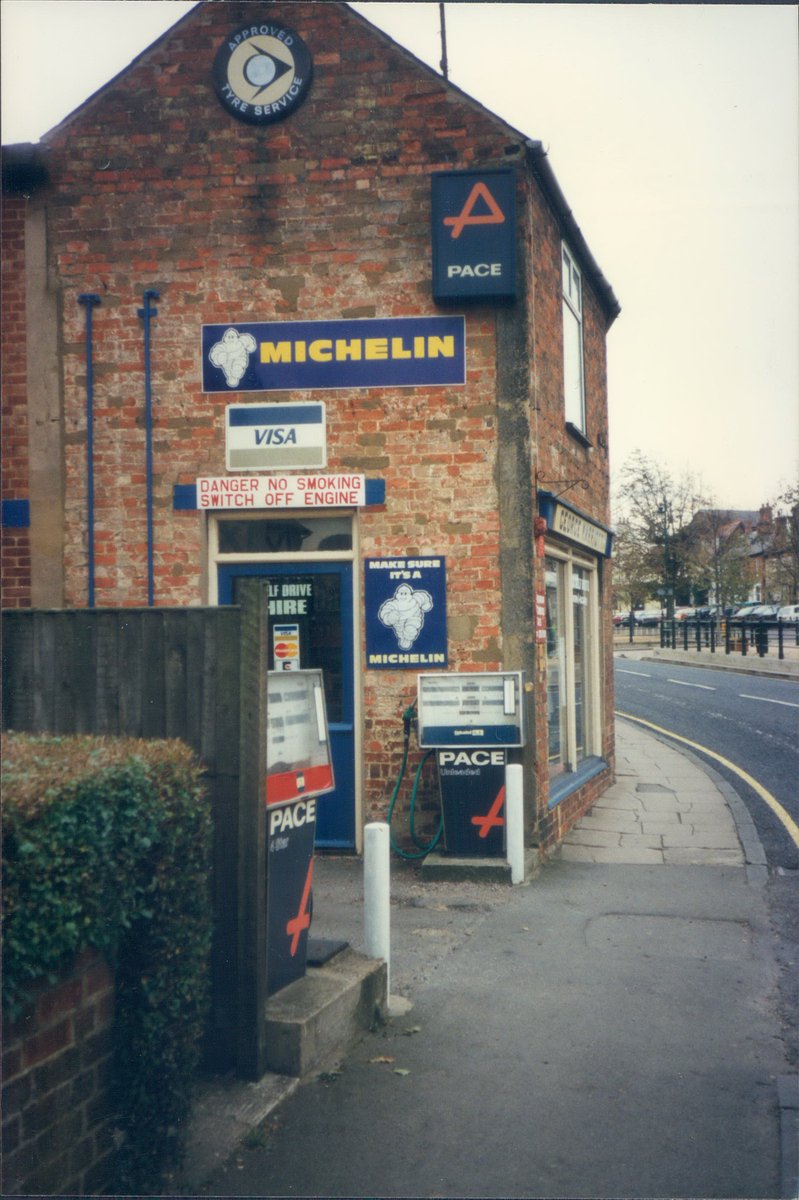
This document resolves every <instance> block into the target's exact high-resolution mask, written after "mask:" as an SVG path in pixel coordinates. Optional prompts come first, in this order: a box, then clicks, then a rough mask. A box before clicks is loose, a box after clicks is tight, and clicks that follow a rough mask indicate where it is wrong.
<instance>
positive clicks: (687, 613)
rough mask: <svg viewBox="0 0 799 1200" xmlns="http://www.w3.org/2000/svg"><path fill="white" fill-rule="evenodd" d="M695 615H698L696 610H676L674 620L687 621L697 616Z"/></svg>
mask: <svg viewBox="0 0 799 1200" xmlns="http://www.w3.org/2000/svg"><path fill="white" fill-rule="evenodd" d="M695 614H696V609H695V608H675V610H674V620H675V621H687V620H688V619H689V618H691V617H693V616H695Z"/></svg>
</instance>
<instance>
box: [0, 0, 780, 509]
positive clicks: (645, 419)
mask: <svg viewBox="0 0 799 1200" xmlns="http://www.w3.org/2000/svg"><path fill="white" fill-rule="evenodd" d="M192 7H193V5H192V4H190V3H182V2H181V0H2V4H0V19H1V20H2V140H3V144H8V143H11V142H21V141H36V140H37V139H38V138H39V137H41V136H42V135H43V134H44V133H45V132H46V131H47V130H48V129H50V128H52V126H53V125H55V124H57V123H58V121H60V120H61V119H62V118H63V117H64V116H66V115H67V114H68V113H69V112H71V111H72V110H73V109H74V108H75V107H77V105H79V104H80V103H81V102H82V101H83V100H85V99H86V98H87V97H88V96H89V95H91V94H92V93H93V92H94V91H96V90H97V88H99V87H101V86H102V85H103V84H104V83H105V82H107V80H108V79H110V78H112V77H113V75H115V74H116V73H117V72H118V71H119V70H121V69H123V68H124V67H125V66H126V65H127V64H128V63H129V62H130V61H131V59H132V58H134V57H135V56H136V55H137V54H138V53H139V52H140V51H141V50H143V49H144V48H145V47H146V46H147V45H149V44H150V42H151V41H153V40H154V39H155V38H156V37H157V36H158V35H159V34H160V33H161V32H163V30H164V29H166V28H168V27H169V26H170V25H171V24H172V23H174V21H176V20H178V19H179V17H180V16H182V15H183V13H184V12H186V11H188V10H189V9H190V8H192ZM287 7H290V6H285V5H284V6H283V11H286V8H287ZM353 7H354V8H356V9H358V10H359V11H360V12H361V13H363V14H364V15H365V16H367V17H368V18H369V20H371V21H373V22H374V23H375V24H376V25H378V26H380V27H381V28H383V29H385V30H386V32H388V33H389V34H390V35H391V36H392V37H393V38H395V40H397V41H398V42H400V43H401V44H402V45H404V46H406V47H407V48H408V49H409V50H412V51H413V52H414V53H415V54H416V55H418V56H419V57H420V58H421V59H423V60H424V61H425V62H427V63H428V64H429V65H431V66H433V67H435V68H436V69H438V67H439V63H440V59H441V47H440V39H439V15H438V4H437V3H432V2H431V3H408V2H405V3H356V4H354V5H353ZM798 13H799V6H797V5H769V4H762V5H726V4H712V5H684V4H675V5H670V4H666V5H660V4H641V5H637V4H586V5H584V4H557V3H547V4H511V3H490V4H483V3H468V4H458V3H448V4H447V5H446V14H447V49H448V57H449V74H450V80H451V81H452V82H453V83H455V84H457V86H458V87H460V88H462V89H463V90H464V91H466V92H468V93H469V94H470V95H472V96H474V97H475V98H476V99H478V100H480V101H481V103H483V104H485V105H486V106H487V107H488V108H489V109H491V110H492V111H493V112H495V113H497V114H498V115H500V116H501V117H503V118H504V119H505V120H507V121H509V122H510V123H511V124H512V125H514V126H515V127H516V128H517V129H519V130H520V131H521V132H523V133H524V134H526V135H527V136H528V137H531V138H535V139H538V140H540V141H542V142H544V144H545V145H547V146H548V147H549V153H550V160H551V162H552V166H553V168H554V170H555V173H556V175H557V177H558V180H559V182H560V184H561V186H562V188H563V191H564V192H565V194H566V198H567V200H568V202H569V204H570V206H571V208H572V209H573V211H574V214H575V216H576V218H577V221H578V222H579V224H580V226H581V228H582V230H583V233H584V234H585V236H586V239H587V241H588V244H589V245H590V247H591V249H592V251H593V253H594V256H595V258H596V259H597V261H598V263H599V265H600V267H601V268H602V270H603V271H604V273H605V275H606V276H607V277H608V279H609V280H610V282H611V284H612V285H613V288H614V290H615V292H616V295H617V296H618V298H619V300H620V302H621V305H622V314H621V316H620V317H619V319H618V320H617V322H616V324H615V325H614V327H613V329H612V330H611V332H610V335H609V343H608V344H609V387H610V415H611V464H612V468H613V470H614V473H618V471H619V469H620V467H621V465H622V464H623V462H624V461H625V459H626V458H627V456H628V455H629V454H630V452H631V451H632V450H634V449H636V448H640V449H641V450H643V451H644V452H645V453H647V454H648V455H650V456H652V457H654V458H657V459H658V460H659V461H660V462H662V463H664V464H666V465H668V466H669V467H670V468H671V469H672V470H673V471H674V472H675V473H676V474H678V475H679V474H681V473H682V472H683V471H685V470H691V471H693V472H694V473H696V474H698V475H700V476H701V478H702V480H703V481H704V483H705V485H706V487H707V489H708V490H709V491H710V492H711V493H712V494H713V496H714V497H715V499H716V501H717V503H718V504H719V505H720V506H724V507H729V508H757V507H758V506H759V505H760V504H761V503H762V502H764V501H766V500H768V499H772V498H774V497H775V496H776V495H777V494H778V493H779V492H780V491H781V490H782V489H783V488H784V486H785V485H787V484H789V483H791V482H793V483H796V482H797V481H799V336H798V333H797V331H799V49H798V43H797V14H798ZM287 19H288V20H289V23H291V22H290V19H289V17H288V14H287Z"/></svg>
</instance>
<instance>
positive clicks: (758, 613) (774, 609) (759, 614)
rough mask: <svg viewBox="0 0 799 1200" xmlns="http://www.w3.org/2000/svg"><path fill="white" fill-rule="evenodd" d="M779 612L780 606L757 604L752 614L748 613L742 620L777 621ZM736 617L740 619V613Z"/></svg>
mask: <svg viewBox="0 0 799 1200" xmlns="http://www.w3.org/2000/svg"><path fill="white" fill-rule="evenodd" d="M779 611H780V606H779V604H756V605H755V606H754V608H753V609H752V610H751V612H748V613H746V614H745V615H744V616H743V617H742V618H741V619H742V620H744V621H775V620H776V619H777V613H778V612H779ZM736 616H737V617H740V613H736Z"/></svg>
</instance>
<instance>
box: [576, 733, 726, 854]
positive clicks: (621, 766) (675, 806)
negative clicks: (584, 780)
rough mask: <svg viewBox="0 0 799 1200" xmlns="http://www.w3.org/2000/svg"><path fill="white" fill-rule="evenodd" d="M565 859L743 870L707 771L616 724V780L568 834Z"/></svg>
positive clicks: (646, 736)
mask: <svg viewBox="0 0 799 1200" xmlns="http://www.w3.org/2000/svg"><path fill="white" fill-rule="evenodd" d="M562 855H563V858H564V859H566V860H567V861H568V862H595V863H666V864H672V865H673V864H680V865H683V866H684V865H686V864H696V865H700V864H706V865H712V866H743V865H744V861H745V860H744V854H743V850H742V847H741V842H740V839H739V837H738V832H737V829H736V824H735V821H734V820H733V816H732V813H731V812H730V809H729V807H728V805H727V801H726V799H725V797H724V796H723V795H722V793H721V792H720V791H719V789H718V787H717V786H716V785H715V784H714V783H713V781H712V779H711V778H710V777H709V775H708V774H707V772H706V771H705V770H703V769H702V768H700V767H698V766H696V765H694V763H693V762H692V761H691V760H690V759H689V758H688V757H687V756H686V755H685V754H684V753H681V752H680V751H678V750H674V749H672V748H671V747H670V746H667V745H665V743H663V742H661V741H658V740H657V739H656V738H654V737H653V736H652V735H651V734H650V733H646V732H645V731H643V730H641V729H638V728H637V727H636V726H635V725H632V724H629V723H628V722H626V721H617V722H616V783H615V784H614V785H613V787H611V788H609V789H608V791H606V792H605V793H604V794H603V795H602V796H601V797H600V798H599V800H597V802H596V804H595V805H594V807H593V809H592V810H591V813H590V814H589V815H588V816H587V817H584V818H583V819H582V821H580V823H579V824H578V825H577V826H576V827H575V828H574V829H573V830H572V831H571V832H570V833H569V834H567V836H566V839H565V842H564V844H563V849H562Z"/></svg>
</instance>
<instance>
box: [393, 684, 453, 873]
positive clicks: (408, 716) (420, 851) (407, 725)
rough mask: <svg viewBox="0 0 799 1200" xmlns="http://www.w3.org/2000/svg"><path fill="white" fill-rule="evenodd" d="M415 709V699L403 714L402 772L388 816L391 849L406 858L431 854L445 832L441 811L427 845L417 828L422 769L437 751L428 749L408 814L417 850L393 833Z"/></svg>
mask: <svg viewBox="0 0 799 1200" xmlns="http://www.w3.org/2000/svg"><path fill="white" fill-rule="evenodd" d="M415 709H416V701H414V702H413V704H411V705H409V707H408V708H406V710H405V712H404V713H403V714H402V723H403V727H404V738H403V742H404V744H403V749H402V766H401V767H400V773H399V776H398V778H397V782H396V784H395V785H394V792H393V794H392V796H391V800H390V801H389V805H388V818H387V821H388V827H389V840H390V842H391V849H392V850H393V851H394V853H395V854H398V855H399V857H400V858H406V859H416V858H424V857H425V855H427V854H429V853H430V851H431V850H434V849H435V847H436V846H437V845H438V843H439V842H440V840H441V835H442V834H443V832H444V814H443V812H442V813H441V816H440V818H439V822H438V830H437V831H436V833H435V835H434V837H433V840H432V841H431V842H428V843H427V844H426V845H425V844H423V843H422V842H421V841H420V840H419V837H418V835H417V833H416V828H415V820H416V797H417V794H418V791H419V784H420V782H421V778H422V771H423V770H424V765H425V763H426V762H427V760H428V758H429V757H430V755H431V754H434V753H435V751H434V750H428V751H426V753H425V754H424V755H423V757H422V760H421V762H420V763H419V766H418V767H417V768H416V775H415V776H414V780H413V787H412V789H411V802H410V809H409V814H408V821H409V827H410V833H411V838H412V840H413V844H414V845H415V846H416V850H415V851H414V850H403V848H402V847H401V846H399V845H398V844H397V842H396V841H395V840H394V835H393V833H391V819H392V817H393V815H394V806H395V805H396V803H397V797H398V796H399V792H400V788H401V787H402V781H403V779H404V778H405V771H406V769H407V766H408V748H409V746H410V740H411V722H412V721H413V717H414V713H415Z"/></svg>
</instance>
